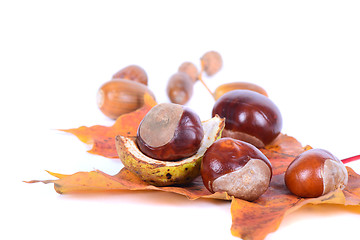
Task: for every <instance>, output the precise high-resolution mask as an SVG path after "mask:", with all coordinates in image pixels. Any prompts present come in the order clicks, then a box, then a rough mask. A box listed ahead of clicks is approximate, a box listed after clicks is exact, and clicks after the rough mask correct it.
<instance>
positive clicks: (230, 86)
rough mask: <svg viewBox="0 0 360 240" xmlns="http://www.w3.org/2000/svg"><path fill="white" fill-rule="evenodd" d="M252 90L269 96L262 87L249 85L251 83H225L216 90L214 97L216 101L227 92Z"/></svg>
mask: <svg viewBox="0 0 360 240" xmlns="http://www.w3.org/2000/svg"><path fill="white" fill-rule="evenodd" d="M240 89H243V90H251V91H254V92H257V93H260V94H262V95H264V96H266V97H267V96H268V94H267V92H266V91H265V89H263V88H262V87H260V86H259V85H256V84H254V83H249V82H231V83H225V84H221V85H220V86H218V87H217V88H216V89H215V92H214V95H215V100H218V99H219V98H220V97H221V96H222V95H224V94H225V93H227V92H230V91H233V90H240Z"/></svg>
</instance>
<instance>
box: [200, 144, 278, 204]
mask: <svg viewBox="0 0 360 240" xmlns="http://www.w3.org/2000/svg"><path fill="white" fill-rule="evenodd" d="M200 172H201V176H202V179H203V182H204V185H205V187H206V188H207V189H208V190H209V191H210V192H227V193H228V194H229V195H232V196H235V197H238V198H241V199H244V200H249V201H253V200H255V199H257V198H258V197H259V196H260V195H261V194H263V193H264V192H265V191H266V189H267V188H268V186H269V183H270V179H271V177H272V167H271V163H270V161H269V160H268V159H267V157H266V156H265V155H264V154H263V153H262V152H261V151H260V150H258V149H257V148H256V147H254V146H253V145H251V144H249V143H246V142H243V141H240V140H236V139H232V138H222V139H219V140H217V141H215V142H214V143H213V145H211V147H210V148H208V150H207V151H206V152H205V154H204V158H203V161H202V165H201V170H200Z"/></svg>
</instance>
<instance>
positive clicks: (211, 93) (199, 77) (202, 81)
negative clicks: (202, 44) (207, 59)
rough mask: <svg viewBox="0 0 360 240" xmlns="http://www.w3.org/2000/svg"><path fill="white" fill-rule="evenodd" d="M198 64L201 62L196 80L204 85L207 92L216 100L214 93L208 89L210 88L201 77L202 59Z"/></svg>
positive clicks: (202, 69)
mask: <svg viewBox="0 0 360 240" xmlns="http://www.w3.org/2000/svg"><path fill="white" fill-rule="evenodd" d="M200 64H201V69H200V73H199V76H198V80H199V81H200V82H201V83H202V84H203V85H204V87H205V88H206V90H208V92H209V93H210V95H211V96H212V97H213V98H214V100H216V99H215V94H214V93H213V92H212V91H211V90H210V88H209V87H208V86H207V85H206V83H205V82H204V80H203V79H202V75H203V72H204V61H203V60H202V59H201V60H200Z"/></svg>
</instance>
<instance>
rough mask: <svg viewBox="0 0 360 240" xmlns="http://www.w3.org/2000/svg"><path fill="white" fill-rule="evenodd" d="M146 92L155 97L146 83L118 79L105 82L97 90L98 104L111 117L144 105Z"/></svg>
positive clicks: (114, 117) (116, 116)
mask: <svg viewBox="0 0 360 240" xmlns="http://www.w3.org/2000/svg"><path fill="white" fill-rule="evenodd" d="M145 93H148V94H150V95H151V96H152V97H153V98H154V99H155V96H154V94H153V92H152V91H151V90H150V89H149V88H148V87H147V86H145V85H144V84H141V83H138V82H135V81H132V80H126V79H117V80H111V81H108V82H106V83H104V84H103V85H102V86H101V87H100V89H99V90H98V92H97V105H98V107H99V108H100V110H101V111H102V112H103V113H104V114H105V115H106V116H108V117H109V118H113V119H116V118H118V117H119V116H121V115H122V114H125V113H129V112H132V111H135V110H137V109H139V108H140V107H142V106H143V105H144V95H145Z"/></svg>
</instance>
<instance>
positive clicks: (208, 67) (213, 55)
mask: <svg viewBox="0 0 360 240" xmlns="http://www.w3.org/2000/svg"><path fill="white" fill-rule="evenodd" d="M201 61H202V65H203V68H204V71H205V73H206V74H207V75H208V76H212V75H214V74H215V73H217V72H219V71H220V69H221V68H222V65H223V60H222V57H221V55H220V53H218V52H216V51H209V52H206V53H205V54H204V55H203V56H202V57H201Z"/></svg>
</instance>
